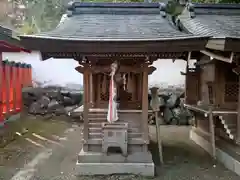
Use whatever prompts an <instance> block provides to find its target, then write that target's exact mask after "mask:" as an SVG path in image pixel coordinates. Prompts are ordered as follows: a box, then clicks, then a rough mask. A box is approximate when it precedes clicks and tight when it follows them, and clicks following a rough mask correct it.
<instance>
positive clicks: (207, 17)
mask: <svg viewBox="0 0 240 180" xmlns="http://www.w3.org/2000/svg"><path fill="white" fill-rule="evenodd" d="M192 6H193V7H192ZM189 10H190V11H189ZM191 11H192V12H191ZM178 19H179V22H180V24H181V26H183V28H184V29H185V30H187V31H188V32H190V33H192V34H194V35H209V36H214V37H216V38H218V37H219V38H224V37H240V5H239V4H188V6H187V8H186V9H185V10H184V11H183V13H182V14H181V15H180V16H179V17H178Z"/></svg>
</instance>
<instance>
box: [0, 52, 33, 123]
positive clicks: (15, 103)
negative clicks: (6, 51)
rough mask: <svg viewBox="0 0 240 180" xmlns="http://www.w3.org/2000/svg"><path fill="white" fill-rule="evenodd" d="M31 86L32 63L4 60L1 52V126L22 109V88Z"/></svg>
mask: <svg viewBox="0 0 240 180" xmlns="http://www.w3.org/2000/svg"><path fill="white" fill-rule="evenodd" d="M29 86H32V68H31V65H29V64H25V63H16V62H9V61H7V60H5V61H2V56H1V54H0V126H1V125H4V123H5V122H6V121H7V120H8V119H9V118H10V117H11V116H12V115H14V114H17V113H19V112H21V111H22V89H23V88H25V87H29Z"/></svg>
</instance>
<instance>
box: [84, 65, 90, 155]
mask: <svg viewBox="0 0 240 180" xmlns="http://www.w3.org/2000/svg"><path fill="white" fill-rule="evenodd" d="M83 84H84V105H83V106H84V109H83V120H84V123H83V125H84V128H83V139H84V145H83V150H84V151H88V144H87V141H88V113H89V69H88V68H86V70H85V71H84V73H83Z"/></svg>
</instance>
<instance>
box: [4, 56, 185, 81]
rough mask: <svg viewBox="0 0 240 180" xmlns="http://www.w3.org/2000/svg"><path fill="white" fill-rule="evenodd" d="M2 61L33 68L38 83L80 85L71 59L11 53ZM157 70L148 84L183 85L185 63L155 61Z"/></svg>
mask: <svg viewBox="0 0 240 180" xmlns="http://www.w3.org/2000/svg"><path fill="white" fill-rule="evenodd" d="M3 59H9V60H10V61H17V62H25V63H29V64H31V65H32V66H33V77H34V78H35V79H37V80H40V81H49V82H50V83H51V84H61V85H64V84H66V83H77V84H82V82H83V79H82V75H81V74H80V73H78V72H77V71H75V69H74V68H75V67H76V66H77V65H78V63H77V62H76V61H74V60H72V59H49V60H47V61H40V56H39V54H38V53H34V54H32V55H26V54H25V53H22V54H21V55H19V53H17V54H13V53H3ZM153 65H154V66H155V67H156V68H157V70H156V71H155V72H154V73H153V74H152V75H151V76H149V84H159V83H162V82H166V83H168V84H183V83H184V76H181V75H180V71H184V69H185V62H184V61H182V60H177V61H175V63H173V62H172V60H164V59H162V60H157V61H155V62H154V64H153Z"/></svg>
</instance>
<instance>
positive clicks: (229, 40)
mask: <svg viewBox="0 0 240 180" xmlns="http://www.w3.org/2000/svg"><path fill="white" fill-rule="evenodd" d="M239 45H240V37H223V38H211V39H209V41H208V43H207V45H206V48H209V49H213V50H219V51H230V52H240V48H239Z"/></svg>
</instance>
